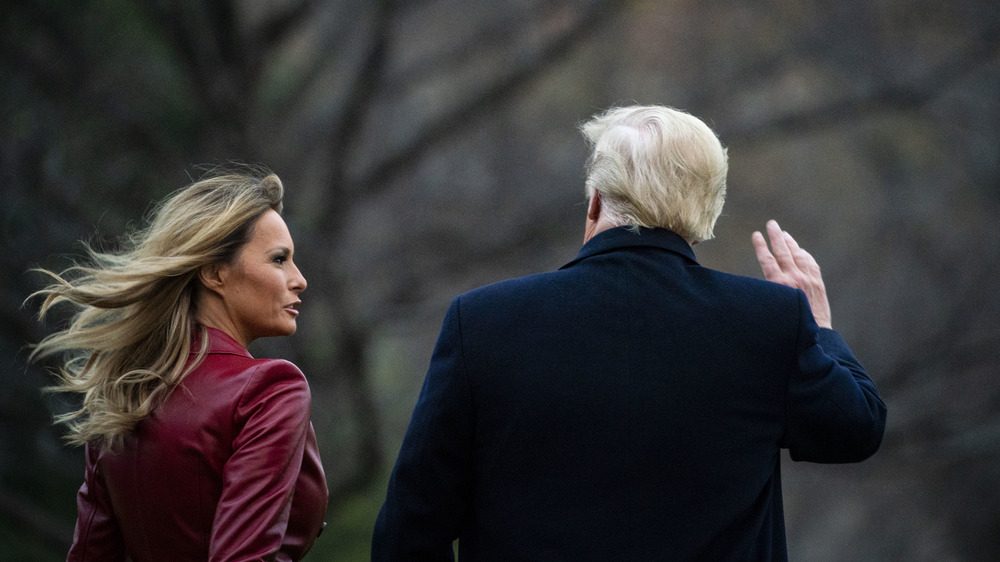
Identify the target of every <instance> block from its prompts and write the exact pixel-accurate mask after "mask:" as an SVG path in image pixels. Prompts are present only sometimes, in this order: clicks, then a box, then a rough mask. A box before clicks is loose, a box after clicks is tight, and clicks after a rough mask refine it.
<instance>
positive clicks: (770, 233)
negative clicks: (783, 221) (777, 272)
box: [767, 220, 794, 271]
mask: <svg viewBox="0 0 1000 562" xmlns="http://www.w3.org/2000/svg"><path fill="white" fill-rule="evenodd" d="M767 237H768V238H770V239H771V253H772V254H774V259H775V260H776V261H777V262H778V266H779V267H780V268H781V269H782V271H785V270H787V269H789V267H790V266H793V265H794V259H793V257H792V251H791V250H790V249H789V247H788V241H787V240H785V233H784V232H783V231H782V230H781V227H780V226H778V222H777V221H774V220H769V221H767Z"/></svg>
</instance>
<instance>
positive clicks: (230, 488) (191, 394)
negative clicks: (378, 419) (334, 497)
mask: <svg viewBox="0 0 1000 562" xmlns="http://www.w3.org/2000/svg"><path fill="white" fill-rule="evenodd" d="M208 330H209V346H210V348H209V352H208V355H206V357H205V360H204V361H203V362H202V364H201V365H199V366H198V368H197V369H195V370H194V371H193V372H192V373H190V374H189V375H188V376H187V377H186V378H185V379H184V381H183V383H182V384H181V385H180V386H179V387H178V388H176V389H175V390H174V391H173V392H172V393H171V394H170V396H169V397H168V398H167V399H166V401H164V403H163V404H161V405H160V406H159V407H158V408H156V410H154V412H153V413H152V414H151V415H150V416H149V417H148V418H146V419H145V420H143V421H142V422H141V423H140V424H139V425H138V426H137V427H136V431H135V432H134V434H133V435H132V436H130V438H129V439H127V440H126V443H125V446H124V448H123V449H121V450H116V451H109V450H107V449H105V448H100V447H91V446H88V447H87V451H86V455H87V471H86V477H85V481H84V483H83V486H81V487H80V492H79V493H78V494H77V510H78V517H77V522H76V531H75V533H74V536H73V546H72V547H71V548H70V552H69V555H68V557H67V560H72V561H84V560H86V561H97V560H100V561H105V560H125V559H126V556H128V557H129V558H130V559H131V560H133V561H135V562H145V561H161V560H170V561H188V560H191V561H194V560H199V561H205V560H213V561H216V560H218V561H221V560H298V559H300V558H302V556H304V555H305V553H306V551H308V550H309V548H310V547H311V546H312V544H313V541H315V540H316V537H317V536H318V535H319V532H320V530H321V529H322V527H323V518H324V515H325V513H326V504H327V487H326V477H325V475H324V473H323V466H322V464H321V463H320V458H319V450H318V449H317V447H316V435H315V433H314V432H313V427H312V423H311V422H310V421H309V406H310V393H309V385H308V383H307V382H306V379H305V377H304V376H303V375H302V372H301V371H299V369H298V368H297V367H296V366H295V365H293V364H291V363H289V362H287V361H282V360H268V359H254V358H252V357H251V356H250V354H249V353H248V352H247V351H246V349H244V348H243V347H242V346H241V345H240V344H239V343H237V342H236V341H235V340H233V339H232V338H230V337H229V336H228V335H226V334H225V333H223V332H221V331H218V330H214V329H211V328H209V329H208ZM196 347H197V345H196Z"/></svg>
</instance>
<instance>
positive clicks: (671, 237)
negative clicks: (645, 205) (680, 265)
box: [559, 226, 698, 269]
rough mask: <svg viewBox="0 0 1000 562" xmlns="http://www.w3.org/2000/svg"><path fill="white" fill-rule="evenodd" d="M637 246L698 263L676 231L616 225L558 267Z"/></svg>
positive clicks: (692, 251)
mask: <svg viewBox="0 0 1000 562" xmlns="http://www.w3.org/2000/svg"><path fill="white" fill-rule="evenodd" d="M639 246H645V247H654V248H661V249H664V250H667V251H670V252H673V253H675V254H679V255H680V256H682V257H683V258H685V259H687V260H689V261H691V263H698V261H697V260H696V259H695V257H694V250H692V249H691V246H690V244H688V243H687V241H686V240H684V238H682V237H681V236H680V235H679V234H677V233H676V232H673V231H670V230H667V229H665V228H639V229H638V230H636V229H633V228H630V227H627V226H618V227H615V228H609V229H608V230H605V231H603V232H599V233H597V234H596V235H594V237H592V238H591V239H590V240H588V241H587V243H586V244H584V245H583V247H582V248H580V253H579V254H577V256H576V258H575V259H574V260H573V261H571V262H569V263H567V264H566V265H564V266H562V267H560V268H559V269H566V268H567V267H570V266H572V265H575V264H576V263H578V262H580V261H581V260H585V259H587V258H589V257H591V256H596V255H598V254H604V253H607V252H612V251H615V250H620V249H624V248H629V247H639Z"/></svg>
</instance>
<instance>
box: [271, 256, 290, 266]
mask: <svg viewBox="0 0 1000 562" xmlns="http://www.w3.org/2000/svg"><path fill="white" fill-rule="evenodd" d="M286 261H288V256H274V263H277V264H283V263H285V262H286Z"/></svg>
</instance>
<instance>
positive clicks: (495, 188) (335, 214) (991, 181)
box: [0, 0, 1000, 561]
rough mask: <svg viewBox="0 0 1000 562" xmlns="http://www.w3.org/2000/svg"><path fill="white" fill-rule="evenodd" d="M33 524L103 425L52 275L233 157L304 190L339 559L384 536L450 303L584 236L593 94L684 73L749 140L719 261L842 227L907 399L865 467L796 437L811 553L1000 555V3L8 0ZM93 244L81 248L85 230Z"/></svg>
mask: <svg viewBox="0 0 1000 562" xmlns="http://www.w3.org/2000/svg"><path fill="white" fill-rule="evenodd" d="M0 32H2V33H0V76H2V77H3V79H2V80H0V108H2V112H3V115H2V119H0V248H2V249H3V250H4V252H5V254H6V258H7V259H5V260H4V261H3V267H0V362H2V367H3V373H4V374H3V384H2V385H0V543H2V544H4V556H5V557H9V558H10V559H25V560H49V559H52V560H55V559H59V558H61V557H62V553H63V552H64V551H65V545H66V544H68V541H69V540H70V533H71V529H72V521H73V517H74V498H73V494H74V490H75V489H76V487H77V486H78V485H79V481H80V478H81V476H82V472H83V469H82V459H81V456H82V451H80V450H78V449H67V448H64V447H62V446H61V445H60V443H59V436H58V435H59V430H58V429H57V428H53V427H51V426H50V419H51V413H52V412H53V411H59V410H62V409H65V408H66V407H68V405H67V404H66V402H67V400H68V399H67V398H65V397H57V396H50V395H43V394H42V393H41V392H40V391H39V388H40V387H41V386H43V385H44V383H45V381H46V376H45V374H44V371H43V369H44V366H28V365H26V364H25V361H24V359H25V356H26V351H25V346H26V345H27V344H28V343H30V342H34V341H38V340H39V339H40V338H41V337H42V336H43V335H44V334H45V333H47V332H48V331H49V330H51V329H52V328H54V326H55V325H57V324H58V321H53V322H52V323H50V324H48V325H44V326H43V325H40V324H39V323H37V322H35V321H34V320H33V318H32V314H33V312H34V305H33V304H31V303H29V305H28V306H26V307H22V302H23V300H24V299H25V297H26V296H27V295H28V294H30V293H31V292H32V291H33V290H34V289H36V288H38V285H39V283H40V278H39V277H38V276H36V275H34V274H30V273H26V271H27V270H28V269H29V268H31V267H35V266H44V267H49V268H58V267H63V266H65V265H67V264H68V263H69V259H70V257H72V256H79V254H80V250H81V248H80V246H79V245H78V244H77V241H78V240H89V241H92V242H94V243H96V244H98V245H101V246H104V247H109V248H113V247H114V246H115V244H116V240H117V238H118V236H120V235H121V234H123V233H124V232H125V231H126V229H128V228H129V227H132V226H140V225H141V224H142V218H143V215H144V214H145V213H146V212H147V211H148V210H149V208H150V205H151V203H152V202H153V201H156V200H158V199H160V198H162V197H163V196H164V195H166V194H167V193H169V192H170V191H171V190H173V189H176V188H179V187H181V186H183V185H185V184H187V183H189V181H190V180H191V179H192V178H195V177H197V176H198V175H200V173H201V170H202V169H201V168H200V167H199V166H201V165H208V166H211V165H214V164H218V163H224V162H227V161H231V160H235V161H244V162H262V163H265V164H266V165H268V166H270V167H271V168H272V169H274V170H275V171H276V172H277V173H278V174H279V175H280V176H281V177H282V178H283V180H284V182H285V184H286V187H287V188H288V199H287V201H286V209H287V210H286V215H287V219H288V222H289V224H290V227H291V230H292V234H293V236H295V238H296V247H297V254H298V255H297V261H300V262H301V264H302V267H303V271H304V273H305V275H306V276H307V278H308V279H309V290H308V291H307V292H306V293H304V295H303V301H304V304H303V314H302V316H301V317H300V320H299V326H300V328H299V332H298V333H297V334H296V335H295V336H294V337H292V338H285V339H281V340H268V341H263V342H259V343H255V344H254V348H253V349H252V352H253V353H254V354H255V355H258V356H268V355H271V356H280V357H284V358H287V359H290V360H292V361H294V362H296V363H297V364H298V365H299V366H300V367H302V369H303V370H304V371H305V372H306V373H307V375H308V376H309V378H310V381H311V385H312V388H313V393H314V408H313V421H314V424H315V426H316V429H317V433H318V436H319V439H320V447H321V450H322V453H323V459H324V464H325V466H326V469H327V473H328V475H329V477H330V483H331V507H330V514H329V517H330V519H329V522H330V526H329V527H328V528H327V530H326V531H325V532H324V534H323V536H322V537H321V539H320V541H319V542H317V546H316V550H315V554H313V555H312V556H311V558H315V559H336V560H363V559H367V554H366V553H367V548H368V545H367V542H368V540H369V537H370V529H371V525H372V523H373V522H374V517H375V513H377V510H378V507H379V504H380V501H381V496H382V494H384V490H385V482H386V475H387V471H388V469H389V467H390V466H391V462H392V460H393V458H394V455H395V452H396V449H397V447H398V445H399V442H400V440H401V438H402V434H403V431H404V430H405V426H406V422H407V419H408V416H409V412H410V410H411V408H412V406H413V403H414V400H415V397H416V393H417V392H418V390H419V387H420V383H421V380H422V376H423V371H424V369H425V368H426V364H427V360H428V359H429V356H430V352H431V347H432V346H433V342H434V338H435V335H436V331H437V328H438V327H439V323H440V320H441V318H442V316H443V314H444V311H445V308H446V307H447V304H448V301H449V300H450V298H451V297H452V296H453V295H455V294H456V293H458V292H460V291H463V290H466V289H469V288H472V287H474V286H477V285H480V284H483V283H486V282H490V281H495V280H498V279H502V278H505V277H511V276H514V275H521V274H525V273H530V272H534V271H542V270H548V269H554V268H556V267H559V266H560V265H562V264H563V263H565V262H566V261H568V260H569V259H571V258H572V257H573V256H574V255H575V253H576V250H577V249H578V246H579V241H580V237H581V235H582V222H583V221H582V218H583V213H584V207H583V205H582V204H581V203H582V202H583V188H582V181H581V180H582V174H583V172H582V168H583V161H584V158H585V156H586V154H585V148H584V146H583V142H582V141H581V140H580V138H579V136H578V134H577V132H576V131H575V127H576V125H577V124H578V123H579V122H580V121H582V120H583V119H585V118H587V117H588V116H589V115H591V114H593V113H595V112H597V111H599V110H601V109H604V108H606V107H608V106H611V105H613V104H624V103H632V102H639V103H664V104H668V105H672V106H675V107H680V108H684V109H687V110H689V111H691V112H692V113H694V114H695V115H697V116H699V117H701V118H703V119H705V120H706V121H707V122H708V123H709V124H710V125H712V126H713V128H715V129H716V130H717V131H718V132H719V135H720V137H721V138H722V140H723V142H724V143H725V144H726V145H727V146H728V147H729V151H730V158H731V174H730V185H729V200H728V202H727V206H726V210H725V212H724V214H723V217H722V218H721V219H720V221H719V225H718V227H717V231H716V234H717V237H718V239H717V240H715V241H712V242H708V243H705V244H700V245H699V246H698V247H697V248H696V251H697V254H698V256H699V259H700V260H701V261H702V263H703V264H705V265H708V266H710V267H716V268H719V269H723V270H727V271H732V272H735V273H742V274H746V275H757V271H756V265H755V263H754V261H753V255H752V252H751V251H750V249H749V242H748V237H749V233H750V232H751V231H752V230H754V229H759V228H760V227H761V226H762V225H763V223H764V221H765V220H766V219H768V218H772V217H774V218H777V219H779V221H781V223H782V225H783V226H784V227H786V228H788V229H789V230H791V231H792V232H794V233H795V234H796V237H797V238H798V239H799V240H801V241H803V243H804V244H805V245H806V246H807V247H808V248H809V249H810V250H811V251H812V252H813V254H814V255H816V256H817V258H818V259H819V261H820V263H821V264H822V265H823V268H824V275H825V278H826V279H827V285H828V287H829V288H830V292H831V298H832V301H833V306H834V324H835V326H836V327H837V328H838V330H840V331H841V332H842V333H843V334H844V335H845V336H846V337H847V339H848V341H849V342H850V343H851V344H852V346H853V347H854V349H855V351H856V352H857V354H858V355H859V357H861V359H862V361H863V362H865V363H866V365H867V366H868V367H869V369H870V370H871V371H872V372H873V374H874V376H875V378H876V381H877V382H878V383H879V385H880V386H881V388H882V391H883V394H884V395H885V396H886V397H887V400H888V402H889V407H890V418H889V429H888V432H887V436H886V441H885V444H884V446H883V449H882V451H881V452H880V453H879V454H878V455H877V456H876V457H875V458H874V459H872V460H871V461H868V462H866V463H863V464H861V465H857V466H847V467H840V466H834V467H825V466H815V465H797V464H793V463H789V462H786V471H785V501H786V512H787V515H788V534H789V545H790V551H791V552H790V554H791V557H792V558H793V559H796V560H816V561H819V560H843V559H866V560H899V559H907V560H940V559H962V560H992V559H996V558H997V557H998V556H1000V538H998V537H1000V506H997V505H996V502H994V501H990V500H989V498H994V497H996V495H997V493H998V491H1000V490H998V487H1000V484H998V483H1000V459H998V458H997V455H996V454H995V452H996V450H997V449H998V446H1000V382H998V381H997V379H996V376H995V375H996V370H997V366H998V365H1000V351H998V350H1000V341H998V340H1000V334H998V332H997V330H996V329H995V325H996V318H998V317H1000V291H997V283H996V279H997V278H998V275H1000V246H998V245H997V244H996V243H995V240H996V239H997V238H998V236H1000V221H998V220H997V217H998V209H1000V142H998V134H997V131H1000V99H998V97H997V95H996V91H997V90H998V86H1000V7H998V6H997V4H996V3H995V2H989V1H986V0H959V1H957V2H949V3H940V2H930V1H928V0H900V1H897V2H890V3H867V2H860V1H855V0H852V1H848V2H840V3H837V4H836V5H832V4H826V3H808V2H807V3H801V2H791V1H788V0H771V1H767V2H750V1H734V2H727V3H721V4H720V3H701V2H696V1H695V0H677V1H672V2H656V1H654V0H634V1H613V0H604V1H601V0H563V1H556V2H544V1H540V0H513V1H510V2H504V3H496V2H491V1H488V0H472V1H464V2H459V1H458V0H433V1H417V2H398V1H391V0H379V1H376V2H369V1H362V0H281V1H278V2H269V1H264V0H248V1H243V2H236V1H232V0H229V1H226V0H219V1H215V2H206V3H189V2H170V1H169V0H151V1H146V2H138V1H135V0H80V1H75V2H69V3H67V2H56V1H55V0H8V1H7V2H6V3H5V5H4V8H3V9H2V10H0ZM67 256H68V257H67Z"/></svg>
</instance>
